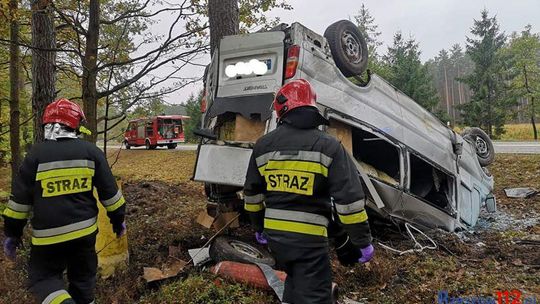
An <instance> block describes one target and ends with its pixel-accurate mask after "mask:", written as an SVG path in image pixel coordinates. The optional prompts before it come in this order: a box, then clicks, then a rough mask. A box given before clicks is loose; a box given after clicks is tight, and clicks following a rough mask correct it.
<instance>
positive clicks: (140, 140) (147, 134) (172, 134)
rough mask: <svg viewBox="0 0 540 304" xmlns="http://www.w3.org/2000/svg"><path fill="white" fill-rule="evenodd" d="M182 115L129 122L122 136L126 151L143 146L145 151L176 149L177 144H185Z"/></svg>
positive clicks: (186, 117) (184, 118)
mask: <svg viewBox="0 0 540 304" xmlns="http://www.w3.org/2000/svg"><path fill="white" fill-rule="evenodd" d="M188 118H189V117H188V116H183V115H160V116H155V117H150V118H139V119H134V120H131V121H130V122H129V125H128V127H127V129H126V132H125V134H124V145H125V147H126V149H130V148H131V147H139V146H145V147H146V149H147V150H150V149H155V148H156V147H158V146H159V147H163V146H167V148H169V149H174V148H176V145H177V144H178V143H183V142H185V138H184V128H183V125H182V122H183V120H186V119H188Z"/></svg>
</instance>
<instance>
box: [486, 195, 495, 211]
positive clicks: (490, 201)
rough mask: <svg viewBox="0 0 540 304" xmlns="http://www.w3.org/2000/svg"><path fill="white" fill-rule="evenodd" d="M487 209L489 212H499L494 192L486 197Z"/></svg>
mask: <svg viewBox="0 0 540 304" xmlns="http://www.w3.org/2000/svg"><path fill="white" fill-rule="evenodd" d="M486 209H487V211H488V212H489V213H494V212H497V199H496V198H495V196H493V194H490V195H489V196H488V197H487V198H486Z"/></svg>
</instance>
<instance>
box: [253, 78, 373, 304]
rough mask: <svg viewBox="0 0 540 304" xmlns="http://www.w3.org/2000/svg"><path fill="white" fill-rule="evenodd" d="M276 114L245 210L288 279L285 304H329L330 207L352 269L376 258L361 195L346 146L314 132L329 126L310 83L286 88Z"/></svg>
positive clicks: (260, 148)
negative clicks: (348, 249)
mask: <svg viewBox="0 0 540 304" xmlns="http://www.w3.org/2000/svg"><path fill="white" fill-rule="evenodd" d="M274 109H275V111H276V114H277V117H278V127H277V128H276V130H274V131H272V132H270V133H268V134H267V135H265V136H263V137H261V138H260V139H259V140H258V141H257V143H256V144H255V146H254V148H253V154H252V156H251V159H250V162H249V166H248V171H247V175H246V182H245V185H244V194H245V196H244V209H245V210H246V211H247V213H248V214H249V216H250V219H251V223H252V226H253V227H254V228H255V230H256V239H257V241H258V242H259V243H261V244H265V243H267V244H268V246H269V249H270V250H271V252H272V254H273V255H274V257H275V258H276V262H277V264H278V265H280V266H281V267H282V268H283V269H284V270H285V272H286V273H287V279H286V281H285V292H284V296H283V302H285V303H294V304H303V303H309V304H316V303H324V304H328V303H331V301H332V300H331V285H332V273H331V267H330V260H329V245H328V244H329V242H328V234H329V232H328V230H329V224H331V222H330V221H331V220H332V207H331V206H332V204H331V201H332V200H333V203H334V205H335V210H336V211H337V218H338V219H339V222H340V226H342V227H343V229H344V230H345V231H346V232H347V234H348V237H349V238H348V239H350V242H349V243H352V245H354V246H352V247H353V248H354V250H355V252H356V256H357V258H356V260H355V262H356V263H358V262H362V263H365V262H367V261H369V260H370V259H371V258H372V256H373V254H374V249H373V246H372V245H371V241H372V238H371V232H370V228H369V224H368V221H367V214H366V211H365V209H364V204H365V195H364V192H363V191H362V185H361V183H360V179H359V176H358V172H357V171H356V167H355V165H354V163H353V162H352V160H351V158H350V156H349V155H348V153H347V152H346V151H345V149H344V147H343V146H342V145H341V143H340V142H338V141H337V140H336V139H335V138H334V137H332V136H330V135H328V134H326V133H324V132H322V131H320V130H319V129H318V126H320V125H323V124H328V121H327V120H326V119H325V118H324V117H323V116H322V115H321V114H320V113H319V111H318V109H317V106H316V94H315V92H314V90H313V88H312V87H311V85H310V83H309V82H308V81H306V80H304V79H299V80H293V81H290V82H289V83H287V84H285V85H284V86H283V87H282V88H281V89H280V90H279V91H278V92H277V94H276V97H275V100H274ZM345 241H346V240H345ZM340 247H343V246H341V245H340ZM348 247H350V246H348ZM348 256H349V257H351V256H354V254H353V255H351V254H350V253H349V254H348Z"/></svg>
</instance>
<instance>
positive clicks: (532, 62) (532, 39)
mask: <svg viewBox="0 0 540 304" xmlns="http://www.w3.org/2000/svg"><path fill="white" fill-rule="evenodd" d="M505 53H507V54H508V55H509V57H510V59H511V60H510V61H511V64H512V71H511V72H512V76H513V77H512V80H511V93H512V95H513V97H514V98H515V99H519V98H521V99H524V100H526V101H527V106H526V107H525V110H526V111H527V112H528V113H527V114H528V115H529V117H530V122H531V125H532V127H533V133H534V139H535V140H537V139H538V131H537V128H536V115H537V113H538V112H539V111H540V106H539V99H540V35H539V34H534V33H531V26H530V25H527V26H526V27H525V30H524V31H522V32H521V35H518V34H516V33H514V34H513V35H512V37H511V40H510V43H509V45H508V47H507V48H506V49H505Z"/></svg>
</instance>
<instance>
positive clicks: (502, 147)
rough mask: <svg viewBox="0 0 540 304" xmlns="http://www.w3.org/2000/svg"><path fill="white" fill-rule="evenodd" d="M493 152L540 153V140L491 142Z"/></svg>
mask: <svg viewBox="0 0 540 304" xmlns="http://www.w3.org/2000/svg"><path fill="white" fill-rule="evenodd" d="M493 145H494V146H495V153H518V154H540V142H507V141H506V142H503V141H496V142H493Z"/></svg>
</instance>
